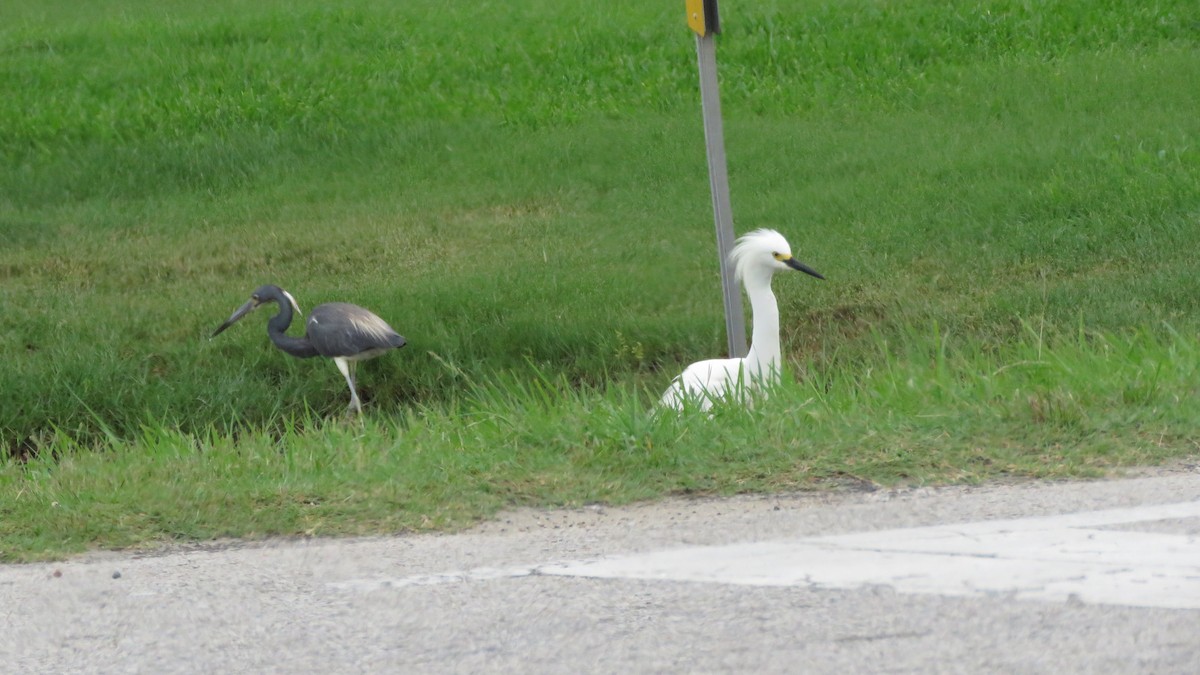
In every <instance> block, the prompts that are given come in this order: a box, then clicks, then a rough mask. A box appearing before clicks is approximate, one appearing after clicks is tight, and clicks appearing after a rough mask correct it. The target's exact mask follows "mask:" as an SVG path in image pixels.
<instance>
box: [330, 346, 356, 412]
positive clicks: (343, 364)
mask: <svg viewBox="0 0 1200 675" xmlns="http://www.w3.org/2000/svg"><path fill="white" fill-rule="evenodd" d="M333 362H334V363H336V364H337V367H338V370H340V371H342V377H344V378H346V384H347V385H349V386H350V410H351V411H352V412H358V413H361V412H362V403H360V402H359V400H358V392H357V391H355V390H354V362H353V361H347V360H346V359H343V358H335V359H334V360H333Z"/></svg>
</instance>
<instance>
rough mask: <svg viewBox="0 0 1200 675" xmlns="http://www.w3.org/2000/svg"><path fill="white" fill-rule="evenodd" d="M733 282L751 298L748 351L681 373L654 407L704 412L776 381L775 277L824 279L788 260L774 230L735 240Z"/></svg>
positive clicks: (789, 256)
mask: <svg viewBox="0 0 1200 675" xmlns="http://www.w3.org/2000/svg"><path fill="white" fill-rule="evenodd" d="M729 261H730V263H731V264H732V265H733V269H734V277H735V278H736V279H738V280H739V281H741V282H742V286H743V287H744V288H745V289H746V295H747V296H748V297H749V298H750V313H751V315H752V317H753V321H754V324H753V328H752V330H751V334H750V343H751V344H750V349H749V351H748V353H747V354H746V358H742V359H736V358H735V359H710V360H707V361H698V362H696V363H693V364H692V365H690V366H688V367H687V368H685V369H684V371H683V372H682V373H680V375H679V376H678V377H676V378H675V379H674V380H673V381H672V382H671V386H670V387H668V388H667V391H666V392H664V393H663V395H662V399H661V400H660V401H659V404H660V405H662V406H663V407H664V408H671V409H674V410H683V408H684V407H685V406H697V407H698V408H699V409H700V410H708V409H709V408H711V407H712V405H713V403H714V402H717V401H723V400H726V401H734V402H739V403H745V402H747V395H752V394H754V393H757V392H761V391H763V390H764V389H765V388H766V387H769V386H771V385H773V384H775V383H776V382H778V381H779V376H780V366H781V362H782V354H781V352H780V347H779V305H778V304H777V303H776V302H775V294H774V293H772V292H771V278H772V277H774V276H775V273H776V272H780V271H782V270H787V269H793V270H799V271H801V272H804V273H805V274H809V275H811V276H814V277H816V278H818V279H824V278H825V277H823V276H821V274H820V273H818V272H817V271H816V270H814V269H812V268H811V267H809V266H808V265H805V264H804V263H802V262H800V261H798V260H796V259H795V258H793V257H792V248H791V246H789V245H788V243H787V240H786V239H784V238H783V235H781V234H779V233H778V232H776V231H775V230H766V229H763V230H755V231H753V232H751V233H749V234H746V235H745V236H743V237H741V238H740V239H738V240H737V245H736V246H734V247H733V251H732V252H731V253H730V254H729Z"/></svg>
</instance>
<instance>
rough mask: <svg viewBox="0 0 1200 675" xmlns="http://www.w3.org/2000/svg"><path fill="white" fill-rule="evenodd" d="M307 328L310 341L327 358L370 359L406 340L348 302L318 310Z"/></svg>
mask: <svg viewBox="0 0 1200 675" xmlns="http://www.w3.org/2000/svg"><path fill="white" fill-rule="evenodd" d="M306 326H307V332H308V340H309V342H311V343H312V344H313V346H314V347H316V348H317V351H318V352H320V354H321V356H326V357H335V356H342V357H347V358H350V357H356V356H357V357H360V358H369V357H370V356H375V355H378V354H380V353H382V352H384V351H387V350H389V349H395V348H396V347H401V346H403V345H404V338H403V337H401V336H400V334H399V333H397V332H396V331H395V330H393V329H392V327H391V326H389V325H388V324H387V322H386V321H384V320H383V319H381V318H379V317H378V316H375V315H374V314H372V313H371V312H370V311H368V310H366V309H363V308H362V307H359V306H358V305H350V304H347V303H344V302H330V303H327V304H324V305H319V306H317V307H314V308H313V311H312V313H311V314H309V315H308V321H307V322H306Z"/></svg>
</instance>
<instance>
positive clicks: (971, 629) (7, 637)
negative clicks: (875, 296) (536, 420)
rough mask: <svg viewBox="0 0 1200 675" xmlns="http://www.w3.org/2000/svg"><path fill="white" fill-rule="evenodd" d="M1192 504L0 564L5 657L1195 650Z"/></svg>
mask: <svg viewBox="0 0 1200 675" xmlns="http://www.w3.org/2000/svg"><path fill="white" fill-rule="evenodd" d="M1198 507H1200V472H1197V471H1196V470H1195V468H1194V467H1191V468H1189V467H1179V468H1176V469H1174V470H1159V471H1154V472H1150V473H1147V474H1145V475H1141V476H1139V477H1136V478H1129V479H1120V480H1109V481H1098V482H1086V483H1053V484H1045V483H1039V484H1020V485H1005V486H987V487H977V488H946V489H937V490H927V489H921V490H903V491H894V492H893V491H876V492H855V493H842V494H819V495H814V494H801V495H788V496H777V497H743V498H735V499H727V500H699V501H697V500H671V501H667V502H664V503H658V504H646V505H637V506H633V507H626V508H602V507H595V508H584V509H579V510H569V511H532V510H526V511H519V512H514V513H510V514H505V515H504V516H502V517H501V518H499V519H497V520H496V521H493V522H489V523H486V524H484V525H481V526H479V527H477V528H475V529H473V530H471V531H468V532H465V533H461V534H454V535H419V536H402V537H394V538H381V539H367V540H361V539H360V540H349V541H347V540H339V541H331V540H316V541H280V542H268V543H256V544H237V543H223V544H217V545H211V546H204V547H196V548H190V549H175V550H170V551H158V552H154V553H145V552H143V553H136V554H113V553H105V554H91V555H88V556H85V557H82V558H79V559H76V560H71V561H68V562H62V563H54V564H38V565H20V566H0V624H3V625H2V628H0V664H2V667H0V670H2V671H3V672H5V673H86V672H96V673H125V672H130V673H134V672H139V673H217V672H222V673H240V672H255V673H359V672H363V673H365V672H372V673H376V672H403V673H420V672H463V673H467V672H470V673H475V672H514V673H589V672H600V673H629V672H748V671H760V672H771V673H776V672H778V673H801V672H803V673H866V672H871V673H910V672H911V673H918V672H919V673H935V672H954V673H962V672H967V673H983V672H998V673H1049V672H1054V673H1074V672H1081V673H1082V672H1087V673H1181V674H1182V673H1189V674H1190V673H1198V672H1200V511H1198V510H1197V508H1198ZM1060 514H1082V515H1073V516H1070V517H1068V518H1062V517H1059V516H1060Z"/></svg>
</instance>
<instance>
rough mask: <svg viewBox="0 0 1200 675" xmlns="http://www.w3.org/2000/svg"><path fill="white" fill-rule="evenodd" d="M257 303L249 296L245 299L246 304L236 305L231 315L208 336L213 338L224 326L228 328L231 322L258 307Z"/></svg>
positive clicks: (235, 321) (236, 320)
mask: <svg viewBox="0 0 1200 675" xmlns="http://www.w3.org/2000/svg"><path fill="white" fill-rule="evenodd" d="M258 304H259V303H258V301H256V300H254V299H253V298H251V299H250V300H247V301H246V304H244V305H242V306H241V307H238V308H237V311H236V312H234V313H233V315H232V316H230V317H229V318H228V319H226V320H225V323H223V324H221V325H220V327H218V328H217V329H216V330H214V331H213V334H212V335H210V336H209V337H210V338H215V337H217V336H218V335H220V334H221V331H223V330H225V329H226V328H229V327H230V326H232V325H233V324H235V323H237V322H238V320H239V319H241V318H242V317H243V316H246V315H247V314H249V313H250V312H253V311H254V310H256V309H258Z"/></svg>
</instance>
